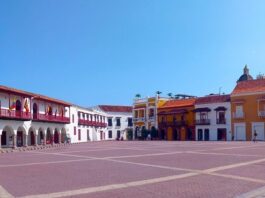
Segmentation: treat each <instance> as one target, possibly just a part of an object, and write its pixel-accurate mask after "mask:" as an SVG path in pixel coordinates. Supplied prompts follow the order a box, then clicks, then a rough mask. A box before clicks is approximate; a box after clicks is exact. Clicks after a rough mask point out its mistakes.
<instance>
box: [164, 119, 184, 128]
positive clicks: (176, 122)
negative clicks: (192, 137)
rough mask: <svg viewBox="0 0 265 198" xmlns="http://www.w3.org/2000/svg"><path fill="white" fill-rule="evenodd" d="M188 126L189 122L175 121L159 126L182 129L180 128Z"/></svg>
mask: <svg viewBox="0 0 265 198" xmlns="http://www.w3.org/2000/svg"><path fill="white" fill-rule="evenodd" d="M187 124H188V122H187V121H184V120H183V121H173V122H165V121H164V122H160V123H159V125H160V126H161V127H168V126H170V127H180V126H186V125H187Z"/></svg>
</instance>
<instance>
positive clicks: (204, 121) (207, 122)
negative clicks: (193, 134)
mask: <svg viewBox="0 0 265 198" xmlns="http://www.w3.org/2000/svg"><path fill="white" fill-rule="evenodd" d="M195 124H196V125H210V124H211V121H210V119H199V120H195Z"/></svg>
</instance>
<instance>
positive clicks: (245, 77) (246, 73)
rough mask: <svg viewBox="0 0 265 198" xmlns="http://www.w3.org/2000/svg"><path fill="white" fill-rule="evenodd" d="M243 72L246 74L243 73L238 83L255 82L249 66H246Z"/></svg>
mask: <svg viewBox="0 0 265 198" xmlns="http://www.w3.org/2000/svg"><path fill="white" fill-rule="evenodd" d="M243 71H244V73H243V75H241V76H240V78H239V79H238V81H237V83H239V82H242V81H247V80H253V77H252V76H251V75H250V74H249V69H248V66H247V65H245V67H244V70H243Z"/></svg>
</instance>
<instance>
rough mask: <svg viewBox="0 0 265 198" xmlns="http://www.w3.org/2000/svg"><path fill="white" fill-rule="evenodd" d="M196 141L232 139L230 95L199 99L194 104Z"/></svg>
mask: <svg viewBox="0 0 265 198" xmlns="http://www.w3.org/2000/svg"><path fill="white" fill-rule="evenodd" d="M194 112H195V126H196V140H198V141H217V140H218V141H226V140H231V139H232V133H231V103H230V95H209V96H205V97H199V98H197V99H196V102H195V110H194Z"/></svg>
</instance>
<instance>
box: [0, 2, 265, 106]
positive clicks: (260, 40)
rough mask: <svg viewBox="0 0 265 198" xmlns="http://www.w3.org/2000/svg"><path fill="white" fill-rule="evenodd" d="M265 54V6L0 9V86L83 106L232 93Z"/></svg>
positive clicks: (261, 67) (1, 5)
mask: <svg viewBox="0 0 265 198" xmlns="http://www.w3.org/2000/svg"><path fill="white" fill-rule="evenodd" d="M264 52H265V1H264V0H259V1H257V0H248V1H246V0H219V1H218V0H209V1H207V0H193V1H192V0H182V1H181V0H83V1H80V0H71V1H70V0H42V1H37V0H16V1H15V0H1V1H0V69H1V70H0V71H1V79H0V84H2V85H6V86H11V87H16V88H19V89H23V90H27V91H31V92H35V93H40V94H45V95H48V96H51V97H55V98H59V99H63V100H65V101H69V102H73V103H76V104H79V105H82V106H92V105H97V104H121V105H128V104H132V99H133V98H134V96H135V94H137V93H140V94H141V95H142V96H152V95H154V93H155V92H156V91H157V90H159V91H162V92H163V94H164V95H166V94H167V93H169V92H172V93H174V94H175V93H186V94H192V95H197V96H203V95H206V94H209V93H218V91H219V88H220V87H222V92H225V93H230V92H231V91H232V89H233V87H234V86H235V84H236V80H237V79H238V78H239V76H240V75H241V74H242V71H243V67H244V65H245V64H248V65H249V69H250V73H251V74H252V75H253V76H254V77H256V75H257V74H259V73H265V53H264ZM163 94H162V95H163Z"/></svg>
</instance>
